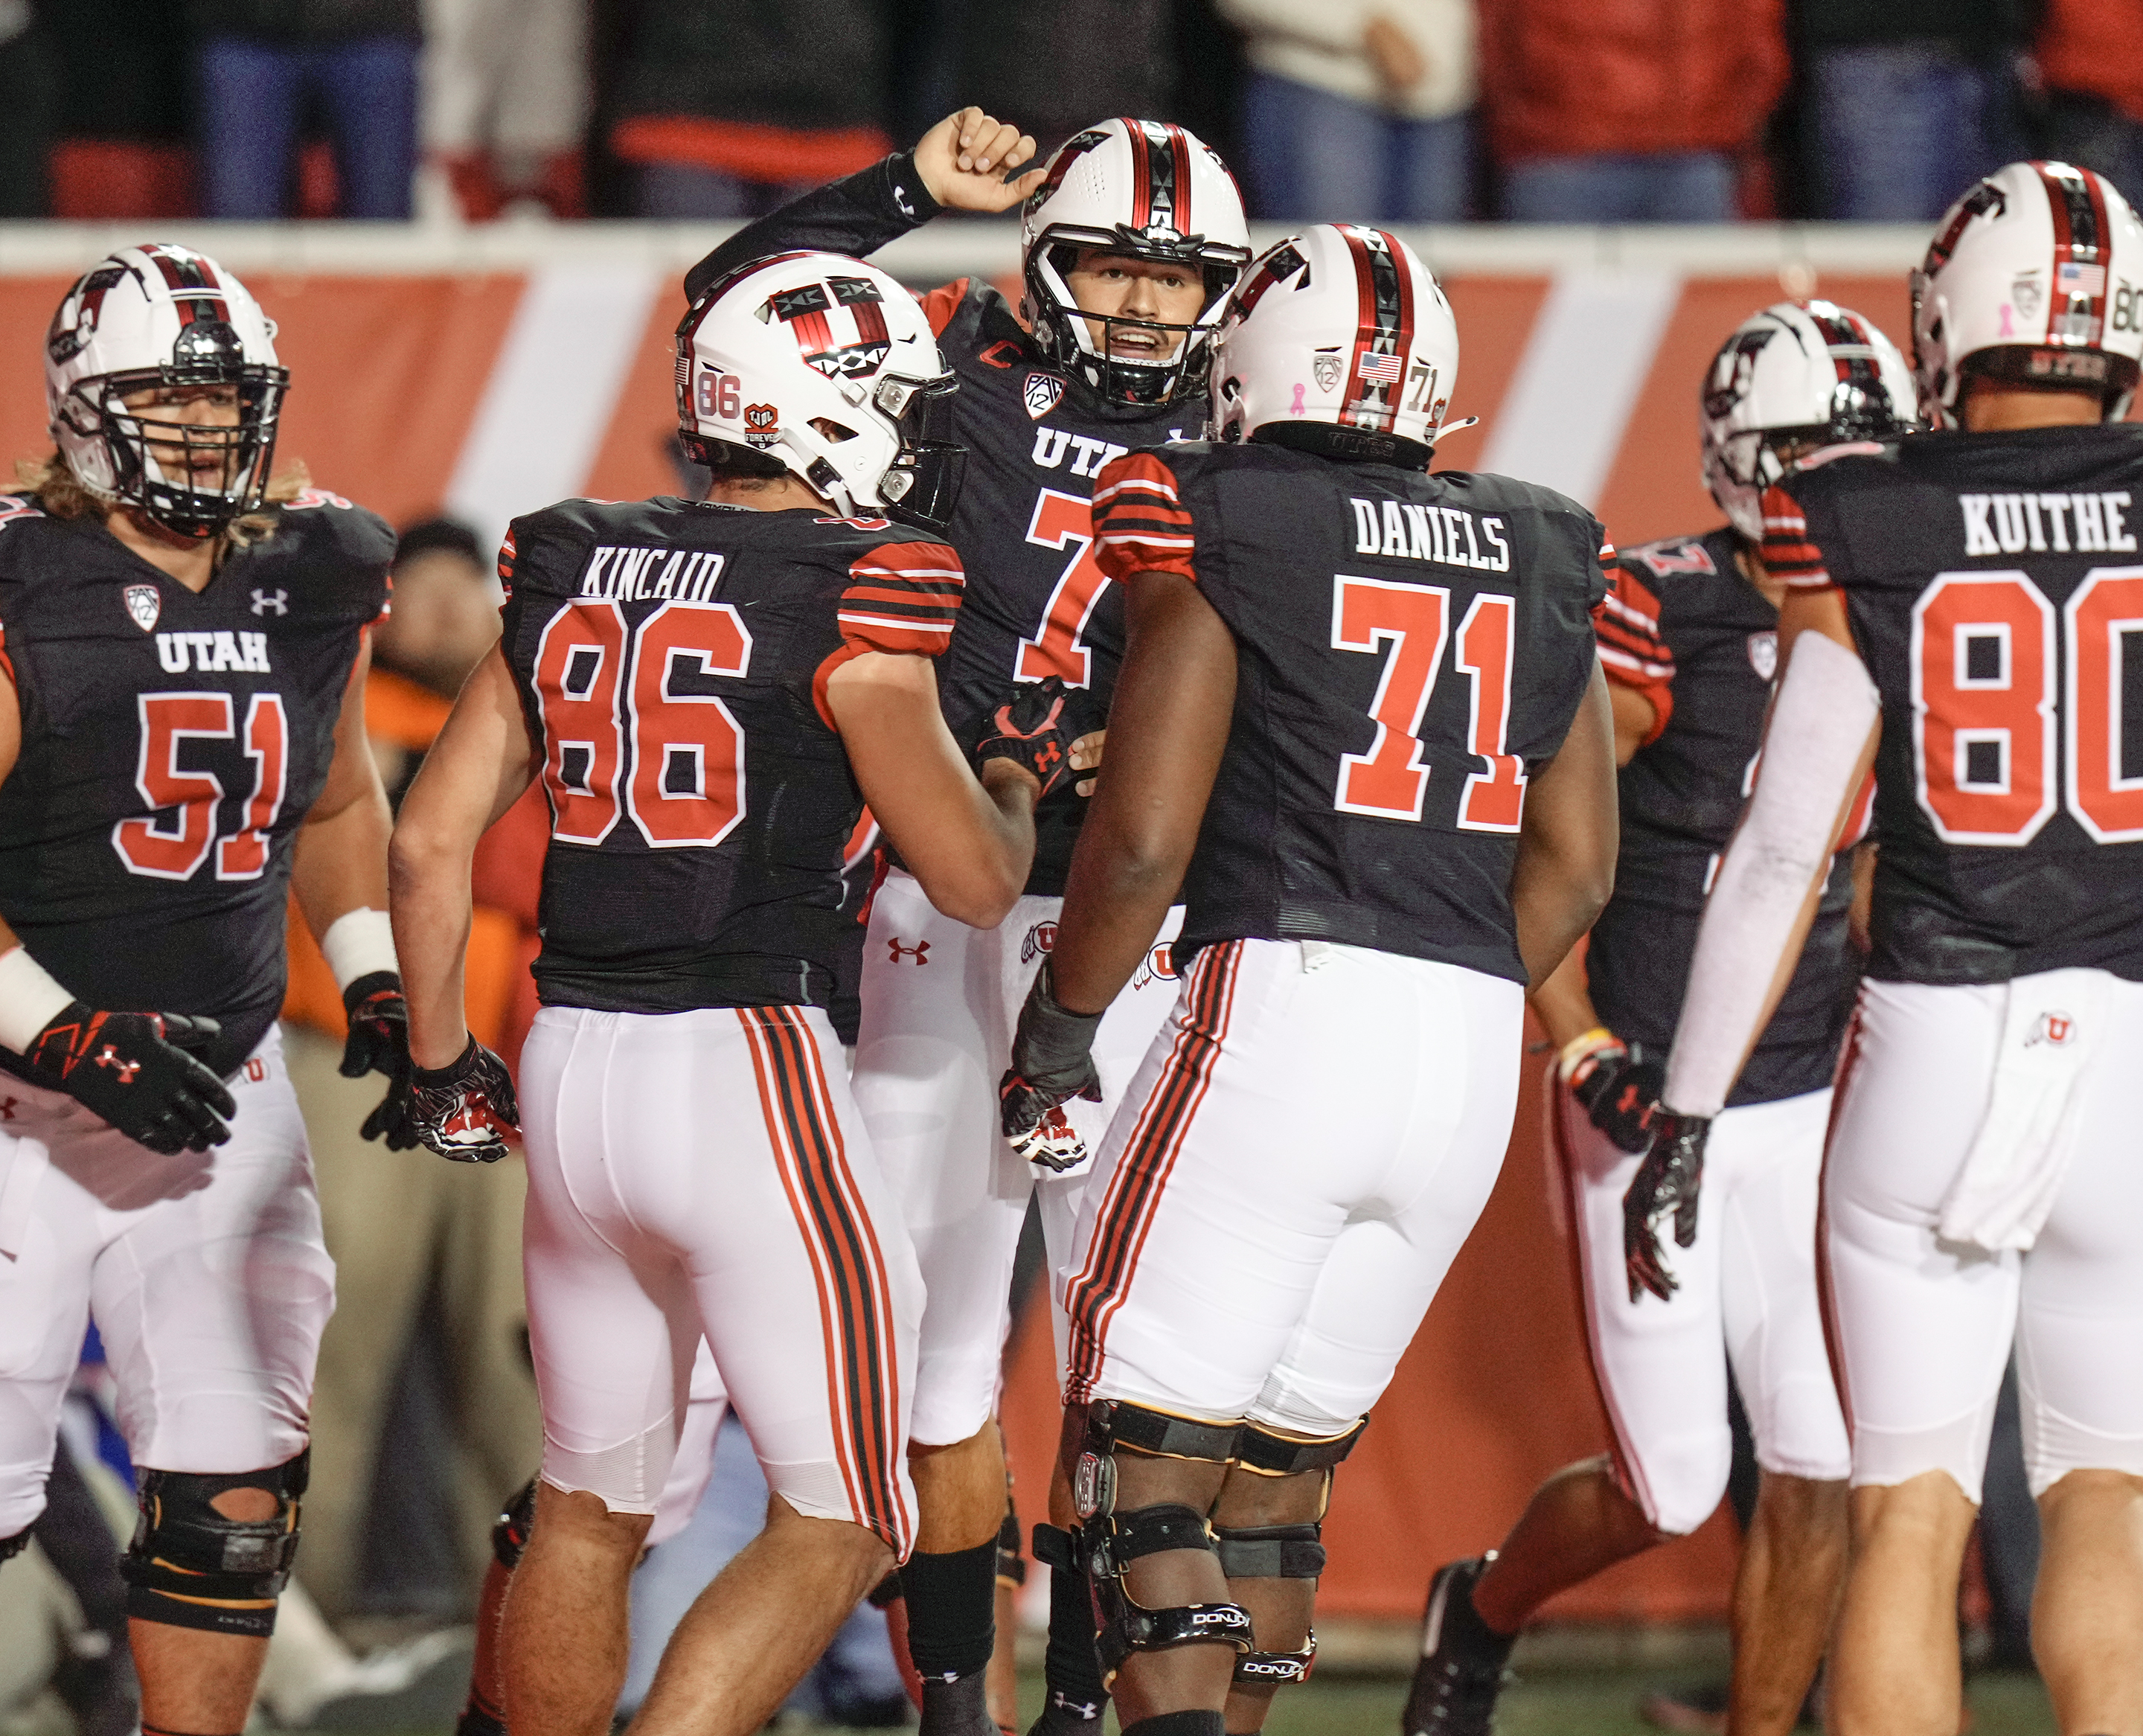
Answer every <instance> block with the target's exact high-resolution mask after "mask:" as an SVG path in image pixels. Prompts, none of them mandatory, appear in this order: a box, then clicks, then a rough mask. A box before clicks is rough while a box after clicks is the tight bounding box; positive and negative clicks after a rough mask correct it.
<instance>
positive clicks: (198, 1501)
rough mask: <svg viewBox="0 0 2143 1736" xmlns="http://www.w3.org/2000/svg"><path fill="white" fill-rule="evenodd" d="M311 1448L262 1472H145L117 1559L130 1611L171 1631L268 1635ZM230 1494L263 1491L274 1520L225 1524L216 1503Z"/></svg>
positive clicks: (286, 1574) (290, 1554)
mask: <svg viewBox="0 0 2143 1736" xmlns="http://www.w3.org/2000/svg"><path fill="white" fill-rule="evenodd" d="M308 1461H309V1452H301V1453H299V1455H298V1456H297V1457H295V1458H294V1459H291V1460H290V1461H288V1462H285V1463H284V1464H281V1465H275V1466H270V1467H269V1468H268V1469H267V1470H265V1471H239V1472H237V1473H235V1474H230V1475H222V1474H214V1475H211V1474H205V1473H202V1472H197V1471H144V1472H142V1474H141V1518H140V1519H139V1520H138V1521H136V1524H135V1526H134V1541H132V1542H131V1544H129V1545H128V1546H127V1549H126V1554H125V1555H123V1556H121V1558H120V1562H119V1572H120V1576H121V1578H123V1579H124V1580H126V1588H127V1589H126V1613H127V1614H128V1615H131V1616H132V1617H134V1618H135V1619H136V1620H139V1621H158V1622H162V1623H163V1624H164V1625H166V1626H167V1627H176V1628H200V1629H205V1630H208V1631H209V1632H211V1633H218V1634H243V1635H250V1636H252V1637H254V1638H256V1639H262V1640H265V1639H266V1638H267V1637H268V1636H269V1635H270V1634H272V1633H274V1632H275V1600H276V1598H277V1597H278V1596H280V1595H281V1593H282V1590H283V1587H284V1586H285V1585H286V1584H288V1583H289V1581H290V1563H291V1560H293V1558H294V1557H295V1555H297V1552H298V1497H299V1496H301V1495H303V1494H304V1492H305V1478H306V1473H307V1469H308ZM232 1489H265V1491H268V1493H270V1495H273V1496H275V1517H274V1518H272V1519H261V1520H250V1521H249V1520H241V1519H226V1518H225V1516H223V1515H222V1514H221V1513H219V1512H218V1511H216V1510H215V1505H214V1503H215V1497H216V1496H219V1495H222V1494H224V1493H225V1492H227V1491H230V1490H232Z"/></svg>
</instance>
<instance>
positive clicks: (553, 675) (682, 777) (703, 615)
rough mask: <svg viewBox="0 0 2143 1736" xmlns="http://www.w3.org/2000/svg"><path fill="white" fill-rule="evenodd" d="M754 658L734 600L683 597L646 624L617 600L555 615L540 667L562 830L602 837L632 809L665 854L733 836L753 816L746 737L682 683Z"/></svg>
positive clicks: (554, 800)
mask: <svg viewBox="0 0 2143 1736" xmlns="http://www.w3.org/2000/svg"><path fill="white" fill-rule="evenodd" d="M750 663H751V634H750V631H749V630H748V629H747V628H746V627H745V624H744V621H743V619H742V617H741V616H739V615H738V613H737V611H735V608H733V607H732V606H730V605H729V604H727V603H693V602H681V601H675V600H672V601H669V602H666V603H664V604H663V605H662V606H661V607H660V608H658V609H657V610H656V611H655V612H654V613H653V614H652V615H651V616H648V617H647V619H646V620H645V621H642V622H641V624H640V626H639V628H638V630H637V631H634V630H633V629H631V628H629V627H628V626H626V621H625V611H624V610H623V609H622V608H621V607H620V606H619V605H618V604H617V603H616V602H615V601H611V600H607V599H606V600H603V601H580V602H576V603H573V604H571V605H569V606H567V607H566V608H563V609H561V610H560V611H558V612H557V614H556V615H554V616H552V617H551V619H550V621H548V622H547V624H546V625H545V626H544V628H543V636H542V639H541V640H538V641H537V646H536V665H535V670H534V677H535V680H534V685H535V689H536V705H537V712H538V713H539V715H541V717H542V725H543V787H544V789H545V791H546V792H547V794H549V796H550V799H551V835H552V837H553V838H557V840H558V841H559V842H560V843H577V844H599V843H601V842H602V841H603V840H604V839H605V838H608V837H609V836H610V834H611V830H612V828H615V827H616V824H617V820H618V814H619V813H620V812H621V810H622V811H623V812H625V813H627V814H631V816H632V823H633V824H634V825H635V826H636V827H637V828H639V830H640V835H641V837H642V838H645V839H646V841H647V843H648V844H649V846H650V847H651V848H654V849H658V850H661V849H685V848H698V849H705V848H710V847H711V846H713V845H715V844H718V843H720V842H721V841H722V840H723V839H724V838H726V837H728V836H729V834H730V832H731V830H732V829H734V828H735V825H736V823H737V822H738V821H739V820H740V819H743V818H744V812H745V788H744V732H743V730H740V729H739V728H738V727H737V720H736V719H735V717H734V716H732V715H730V708H729V707H728V706H727V705H724V704H723V703H722V702H721V700H719V699H717V698H716V697H715V695H712V694H708V693H693V692H690V691H684V690H680V683H681V682H684V683H694V682H699V681H704V680H708V679H709V678H710V677H713V676H716V675H743V674H744V673H745V670H747V668H749V666H750ZM628 665H630V668H629V670H628ZM628 753H629V757H630V760H631V775H630V777H627V776H626V774H625V768H626V761H627V759H628Z"/></svg>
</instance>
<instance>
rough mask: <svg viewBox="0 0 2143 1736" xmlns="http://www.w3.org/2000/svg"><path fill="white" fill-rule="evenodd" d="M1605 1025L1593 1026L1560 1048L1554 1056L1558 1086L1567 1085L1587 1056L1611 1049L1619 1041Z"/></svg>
mask: <svg viewBox="0 0 2143 1736" xmlns="http://www.w3.org/2000/svg"><path fill="white" fill-rule="evenodd" d="M1621 1041H1622V1040H1621V1038H1620V1037H1618V1036H1616V1035H1615V1033H1614V1032H1613V1031H1610V1030H1609V1029H1608V1028H1607V1027H1606V1026H1605V1025H1595V1026H1593V1027H1592V1028H1591V1030H1590V1031H1580V1032H1579V1033H1578V1034H1577V1035H1576V1036H1574V1037H1572V1038H1571V1040H1570V1041H1568V1042H1566V1043H1565V1044H1564V1045H1563V1046H1562V1048H1561V1051H1560V1052H1559V1053H1558V1054H1557V1056H1556V1061H1555V1076H1556V1080H1557V1082H1558V1083H1559V1084H1562V1085H1568V1084H1569V1083H1570V1076H1571V1074H1572V1073H1575V1072H1576V1071H1577V1068H1578V1064H1579V1063H1580V1062H1581V1061H1583V1060H1584V1059H1585V1057H1586V1056H1588V1055H1597V1054H1598V1053H1599V1052H1600V1051H1601V1050H1602V1049H1611V1048H1613V1047H1614V1046H1616V1044H1618V1043H1620V1042H1621Z"/></svg>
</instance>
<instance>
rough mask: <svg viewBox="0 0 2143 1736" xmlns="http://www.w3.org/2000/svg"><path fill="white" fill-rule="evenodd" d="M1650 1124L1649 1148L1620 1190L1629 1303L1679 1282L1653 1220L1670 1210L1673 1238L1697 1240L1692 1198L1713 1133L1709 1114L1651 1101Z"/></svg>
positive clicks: (1671, 1289) (1663, 1294)
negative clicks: (1690, 1112) (1684, 1112)
mask: <svg viewBox="0 0 2143 1736" xmlns="http://www.w3.org/2000/svg"><path fill="white" fill-rule="evenodd" d="M1651 1130H1652V1142H1651V1149H1650V1150H1647V1151H1646V1153H1645V1160H1644V1161H1643V1162H1642V1163H1641V1164H1639V1165H1637V1173H1636V1176H1635V1177H1634V1178H1633V1179H1632V1180H1631V1183H1630V1190H1629V1192H1627V1193H1626V1194H1623V1196H1622V1269H1623V1271H1624V1273H1625V1274H1626V1275H1627V1277H1628V1279H1629V1280H1630V1300H1631V1302H1633V1303H1634V1302H1636V1300H1637V1299H1638V1298H1640V1297H1641V1296H1642V1295H1643V1293H1645V1292H1646V1290H1650V1291H1651V1293H1652V1294H1654V1295H1655V1296H1656V1297H1658V1298H1660V1301H1662V1302H1665V1301H1666V1300H1667V1299H1668V1298H1670V1297H1671V1296H1672V1295H1673V1294H1674V1293H1675V1291H1676V1290H1677V1289H1679V1288H1680V1284H1679V1283H1676V1282H1675V1276H1674V1274H1672V1273H1671V1272H1670V1271H1668V1270H1667V1268H1666V1262H1665V1259H1663V1258H1662V1257H1661V1255H1660V1238H1659V1229H1658V1222H1657V1220H1658V1219H1660V1217H1661V1216H1663V1215H1664V1214H1666V1213H1668V1212H1672V1213H1673V1214H1674V1236H1675V1245H1676V1246H1677V1247H1680V1248H1690V1247H1694V1246H1695V1243H1696V1198H1697V1194H1698V1192H1699V1190H1700V1189H1701V1188H1702V1186H1703V1185H1704V1142H1705V1140H1707V1139H1709V1138H1710V1136H1711V1117H1710V1116H1709V1115H1676V1114H1675V1112H1674V1111H1673V1110H1670V1109H1665V1108H1662V1107H1659V1106H1657V1105H1655V1106H1654V1108H1653V1110H1652V1116H1651Z"/></svg>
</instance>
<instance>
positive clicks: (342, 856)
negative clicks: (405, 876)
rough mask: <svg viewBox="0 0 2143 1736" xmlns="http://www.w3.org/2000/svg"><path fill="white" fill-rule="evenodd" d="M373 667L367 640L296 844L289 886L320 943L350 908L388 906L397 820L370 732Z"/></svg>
mask: <svg viewBox="0 0 2143 1736" xmlns="http://www.w3.org/2000/svg"><path fill="white" fill-rule="evenodd" d="M371 666H372V643H371V640H370V639H369V637H368V638H367V639H366V640H365V643H364V645H363V646H362V648H360V649H359V651H358V654H357V661H356V663H355V664H354V665H352V667H351V669H350V672H349V685H347V686H346V687H344V689H343V695H342V710H341V712H340V714H339V715H338V716H337V717H336V719H335V733H334V759H333V760H332V761H331V762H330V763H329V766H328V777H327V782H326V783H325V784H323V785H322V786H321V789H320V794H319V800H317V801H315V802H314V804H313V805H312V809H311V811H310V812H309V813H308V814H306V815H305V821H304V824H303V825H302V826H300V827H299V828H298V835H297V837H296V838H295V839H294V840H293V842H292V844H291V853H290V885H291V888H292V890H293V891H294V892H295V893H297V895H298V908H299V910H301V911H302V912H304V917H305V926H306V927H308V928H309V929H311V930H312V931H313V937H314V939H316V940H317V939H319V937H321V936H322V935H324V934H325V933H326V932H328V930H329V928H330V927H333V926H334V922H335V919H336V918H337V917H341V916H344V915H346V914H348V913H349V912H350V911H353V910H362V909H365V908H371V909H374V910H384V909H386V908H387V837H388V834H389V833H390V832H392V831H393V829H394V820H393V815H392V814H390V813H389V811H388V807H387V792H386V790H385V789H384V788H382V787H381V784H380V782H379V766H378V765H377V764H375V763H374V760H373V758H372V749H371V746H370V744H369V743H368V742H367V741H366V740H365V737H364V678H365V675H366V673H367V671H368V670H369V669H370V668H371ZM367 920H369V921H374V922H376V921H377V920H378V918H377V917H369V918H367Z"/></svg>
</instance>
